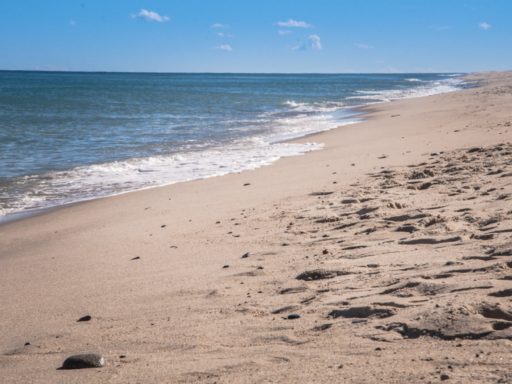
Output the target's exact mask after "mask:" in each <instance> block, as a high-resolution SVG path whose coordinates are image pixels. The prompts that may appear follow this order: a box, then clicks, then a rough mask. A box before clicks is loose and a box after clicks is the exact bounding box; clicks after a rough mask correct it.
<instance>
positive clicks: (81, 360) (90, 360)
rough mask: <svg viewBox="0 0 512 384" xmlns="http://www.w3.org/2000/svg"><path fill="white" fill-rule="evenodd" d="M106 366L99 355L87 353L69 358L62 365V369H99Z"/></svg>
mask: <svg viewBox="0 0 512 384" xmlns="http://www.w3.org/2000/svg"><path fill="white" fill-rule="evenodd" d="M104 365H105V359H104V358H103V356H101V355H99V354H97V353H85V354H82V355H73V356H70V357H68V358H67V359H66V360H64V363H62V369H81V368H98V367H103V366H104Z"/></svg>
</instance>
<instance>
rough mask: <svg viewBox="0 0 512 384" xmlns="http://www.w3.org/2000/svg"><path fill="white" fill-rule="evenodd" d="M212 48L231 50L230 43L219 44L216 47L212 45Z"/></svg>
mask: <svg viewBox="0 0 512 384" xmlns="http://www.w3.org/2000/svg"><path fill="white" fill-rule="evenodd" d="M212 49H221V50H223V51H232V50H233V48H231V46H230V45H228V44H226V45H219V46H218V47H213V48H212Z"/></svg>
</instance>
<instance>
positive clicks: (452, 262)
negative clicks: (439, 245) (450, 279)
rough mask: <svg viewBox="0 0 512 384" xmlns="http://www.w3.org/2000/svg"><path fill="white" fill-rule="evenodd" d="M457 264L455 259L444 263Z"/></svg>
mask: <svg viewBox="0 0 512 384" xmlns="http://www.w3.org/2000/svg"><path fill="white" fill-rule="evenodd" d="M455 264H457V263H456V262H455V261H447V262H446V265H455Z"/></svg>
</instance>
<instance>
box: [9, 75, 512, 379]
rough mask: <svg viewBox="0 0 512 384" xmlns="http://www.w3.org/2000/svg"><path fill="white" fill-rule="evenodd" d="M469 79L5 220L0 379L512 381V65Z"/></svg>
mask: <svg viewBox="0 0 512 384" xmlns="http://www.w3.org/2000/svg"><path fill="white" fill-rule="evenodd" d="M470 80H481V82H479V83H478V84H479V85H478V86H477V87H473V88H468V89H464V90H461V91H458V92H452V93H447V94H442V95H436V96H429V97H423V98H416V99H406V100H398V101H394V102H391V103H385V104H378V105H372V106H369V107H366V108H362V111H363V112H365V113H367V115H366V117H367V119H366V121H364V122H362V123H358V124H353V125H348V126H344V127H341V128H339V129H335V130H332V131H327V132H323V133H321V134H318V135H315V136H310V137H307V138H303V139H300V140H297V142H312V141H314V142H317V143H325V148H324V149H323V150H321V151H315V152H310V153H308V154H306V155H304V156H297V157H292V158H284V159H281V160H279V161H277V162H276V163H274V164H273V165H271V166H268V167H264V168H260V169H257V170H254V171H248V172H242V173H240V174H230V175H227V176H223V177H217V178H212V179H204V180H197V181H191V182H186V183H180V184H175V185H171V186H167V187H161V188H154V189H149V190H144V191H140V192H134V193H128V194H124V195H119V196H114V197H109V198H103V199H98V200H93V201H89V202H85V203H80V204H75V205H72V206H69V207H65V208H63V209H58V210H55V211H52V212H49V213H46V214H43V215H40V216H35V217H31V218H28V219H24V220H19V221H16V222H12V223H8V224H4V225H2V226H0V313H1V315H0V335H1V338H0V340H1V342H0V377H1V378H2V379H1V381H2V383H29V382H30V383H35V382H40V383H92V382H98V383H100V382H101V383H103V382H105V383H106V382H112V383H116V382H119V383H124V382H126V383H196V382H198V383H199V382H200V383H228V382H229V383H247V382H250V383H267V382H296V383H304V382H313V381H316V382H323V383H330V382H353V383H358V382H360V383H369V382H384V383H395V382H429V381H432V382H437V381H440V380H446V379H450V382H461V383H467V382H489V383H491V382H492V383H496V382H509V381H510V380H512V377H511V376H512V374H511V373H510V372H511V363H510V353H511V351H512V342H511V340H512V305H511V301H510V299H511V297H512V269H511V268H512V220H511V219H512V145H511V144H510V141H511V139H512V128H511V127H510V124H511V122H512V72H486V73H480V74H475V75H472V76H471V77H470ZM290 315H295V316H290ZM84 316H90V319H89V320H86V321H77V320H79V319H81V318H83V317H84ZM82 353H98V354H101V355H102V356H103V357H104V359H105V366H104V367H101V368H89V369H80V370H73V369H72V370H69V369H65V370H63V369H59V368H60V367H61V366H62V363H63V362H64V360H65V359H66V358H67V357H69V356H71V355H75V354H82ZM499 380H501V381H499Z"/></svg>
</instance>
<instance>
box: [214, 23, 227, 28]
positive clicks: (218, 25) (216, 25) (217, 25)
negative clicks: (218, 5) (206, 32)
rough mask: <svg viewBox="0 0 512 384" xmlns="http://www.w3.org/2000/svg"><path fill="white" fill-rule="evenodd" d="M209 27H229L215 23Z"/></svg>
mask: <svg viewBox="0 0 512 384" xmlns="http://www.w3.org/2000/svg"><path fill="white" fill-rule="evenodd" d="M211 27H212V28H228V27H229V26H228V25H223V24H219V23H216V24H213V25H212V26H211Z"/></svg>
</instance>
